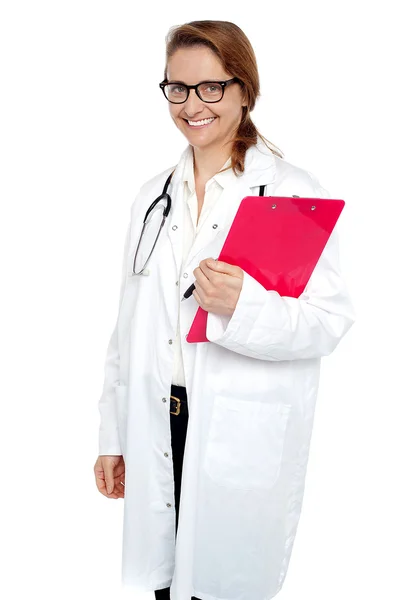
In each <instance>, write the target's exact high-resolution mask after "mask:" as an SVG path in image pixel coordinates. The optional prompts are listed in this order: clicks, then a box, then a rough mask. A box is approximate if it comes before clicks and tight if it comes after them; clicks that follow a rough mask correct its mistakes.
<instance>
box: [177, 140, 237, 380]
mask: <svg viewBox="0 0 399 600" xmlns="http://www.w3.org/2000/svg"><path fill="white" fill-rule="evenodd" d="M230 162H231V159H230V158H229V159H228V160H227V161H226V162H225V164H224V165H223V167H222V168H221V169H220V170H223V169H224V168H225V167H227V166H228V165H229V164H230ZM232 175H233V172H232V170H231V169H229V170H228V171H225V172H224V173H220V174H219V173H216V175H214V176H213V177H212V178H211V179H209V180H208V181H207V182H206V185H205V195H204V204H203V206H202V209H201V214H200V218H199V221H198V225H197V220H198V199H197V194H196V191H195V178H194V162H193V152H192V147H191V152H189V153H188V155H187V160H186V162H185V166H184V172H183V181H184V182H185V185H184V208H185V212H184V235H183V258H182V267H181V268H184V265H185V263H186V259H187V256H188V253H189V252H190V249H191V246H192V245H193V243H194V240H195V236H196V235H197V233H198V231H199V230H200V229H201V227H202V226H203V224H204V222H205V221H206V219H207V218H208V216H209V214H210V212H211V211H212V208H213V207H214V205H215V203H216V202H217V201H218V199H219V197H220V195H221V193H222V191H223V188H224V185H225V181H226V176H228V177H231V176H232ZM213 258H217V257H216V256H214V257H213ZM183 273H184V271H183ZM179 281H180V279H179ZM183 281H184V280H183ZM188 287H189V285H188V284H187V286H185V289H184V290H183V289H179V294H180V297H181V296H183V294H184V292H185V291H186V289H187V288H188ZM179 306H180V305H179ZM174 347H175V354H174V364H173V377H172V384H174V385H181V386H184V387H185V385H186V380H185V375H184V366H183V356H182V348H181V342H180V311H179V319H178V325H177V334H176V339H175V346H174Z"/></svg>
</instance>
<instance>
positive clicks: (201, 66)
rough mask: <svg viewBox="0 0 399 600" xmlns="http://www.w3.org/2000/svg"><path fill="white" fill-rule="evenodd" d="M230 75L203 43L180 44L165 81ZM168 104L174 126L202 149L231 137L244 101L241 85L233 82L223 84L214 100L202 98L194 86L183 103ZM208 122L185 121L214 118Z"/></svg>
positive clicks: (190, 81)
mask: <svg viewBox="0 0 399 600" xmlns="http://www.w3.org/2000/svg"><path fill="white" fill-rule="evenodd" d="M231 78H232V75H231V74H230V73H226V71H225V70H224V69H223V67H222V65H221V64H220V62H219V60H218V58H217V57H216V55H215V54H214V53H213V52H212V51H211V50H210V49H209V48H206V47H204V46H202V47H201V46H200V47H196V48H181V49H179V50H176V52H175V53H174V54H173V56H172V57H171V58H170V60H169V63H168V68H167V79H168V81H172V82H173V81H177V82H180V83H186V84H187V85H195V84H197V83H199V82H200V81H215V80H216V81H226V80H228V79H231ZM168 104H169V111H170V114H171V117H172V119H173V121H174V122H175V124H176V127H178V128H179V129H180V131H181V132H182V133H183V135H184V136H185V137H186V138H187V140H188V142H189V144H191V145H192V146H194V148H199V149H201V150H203V149H206V148H221V147H222V145H223V144H224V143H225V142H226V141H230V140H231V138H232V135H233V132H234V130H235V129H236V128H237V127H238V125H239V123H240V121H241V116H242V106H244V105H245V102H244V100H243V95H242V92H241V88H240V85H239V84H238V83H233V84H231V85H229V86H228V87H226V89H225V91H224V96H223V98H222V99H221V100H220V101H219V102H215V103H213V104H210V103H207V102H203V101H202V100H200V98H198V96H197V94H196V93H195V90H190V94H189V96H188V98H187V100H186V102H184V103H183V104H172V103H171V102H168ZM213 117H214V120H213V121H212V122H211V123H209V125H204V126H195V125H193V126H191V125H189V123H188V121H201V120H202V119H209V118H213Z"/></svg>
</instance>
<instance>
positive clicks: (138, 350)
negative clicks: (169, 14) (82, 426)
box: [96, 21, 354, 600]
mask: <svg viewBox="0 0 399 600" xmlns="http://www.w3.org/2000/svg"><path fill="white" fill-rule="evenodd" d="M159 85H160V87H161V90H162V93H163V95H164V97H165V98H166V100H167V102H168V107H169V112H170V116H171V118H172V119H173V122H174V123H175V125H176V127H177V129H178V130H179V131H180V132H181V133H182V134H183V136H184V138H185V139H186V141H187V142H188V145H187V147H186V149H185V150H184V152H183V153H182V155H181V157H180V159H179V162H178V164H177V165H170V166H169V167H168V168H167V169H165V170H164V171H163V172H161V173H159V174H158V175H156V176H155V177H153V178H152V179H150V180H149V181H147V182H146V183H144V185H143V186H142V188H141V189H140V191H139V193H138V195H137V197H136V198H135V200H134V202H133V204H132V210H131V219H130V224H129V227H128V231H127V237H126V245H125V253H124V264H123V280H122V285H121V293H120V308H119V314H118V318H117V323H116V326H115V330H114V332H113V334H112V337H111V340H110V343H109V348H108V352H107V357H106V365H105V381H104V390H103V393H102V396H101V398H100V402H99V408H100V413H101V425H100V440H99V441H100V453H99V457H98V462H97V464H96V469H97V473H98V475H97V480H98V486H99V490H100V491H101V492H102V493H104V494H105V495H107V496H108V497H111V498H117V497H123V496H124V499H125V508H124V540H123V542H124V543H123V555H122V561H123V568H122V582H123V585H124V586H126V587H130V588H132V592H134V591H137V592H139V591H154V592H155V597H156V599H157V600H166V599H167V600H169V598H170V595H172V598H173V599H174V600H190V598H194V599H201V600H205V599H206V600H226V599H229V600H254V599H257V598H262V599H263V600H269V599H271V598H273V597H274V596H275V595H276V594H277V593H278V591H279V590H280V588H281V587H282V584H283V582H284V579H285V575H286V572H287V568H288V564H289V560H290V555H291V550H292V546H293V542H294V538H295V532H296V528H297V525H298V520H299V515H300V511H301V502H302V497H303V491H304V479H305V473H306V466H307V458H308V450H309V444H310V438H311V432H312V423H313V414H314V407H315V402H316V396H317V390H318V382H319V375H320V358H321V357H322V356H326V355H328V354H330V353H331V352H332V351H333V350H334V348H335V347H336V346H337V344H338V342H339V341H340V339H341V338H342V337H343V336H344V335H345V333H346V332H347V331H348V329H349V328H350V326H351V325H352V323H353V321H354V315H353V308H352V305H351V302H350V299H349V295H348V293H347V290H346V287H345V284H344V281H343V279H342V278H341V276H340V265H339V254H338V246H337V239H336V235H334V236H331V238H330V240H329V242H328V244H327V245H326V247H325V249H324V250H323V253H322V255H321V257H320V260H319V262H318V264H317V266H316V268H315V269H314V272H313V273H312V276H311V278H310V279H309V282H308V285H307V287H306V289H305V291H304V294H303V295H302V296H301V297H299V298H294V297H289V296H280V295H279V294H278V293H277V291H276V290H275V289H266V288H265V287H264V286H263V285H261V283H260V282H259V281H257V280H256V279H255V278H253V277H251V275H250V274H249V273H247V272H245V271H244V269H242V268H240V267H239V266H238V265H233V264H228V263H227V262H224V261H212V260H209V259H211V258H212V257H217V256H220V251H221V249H222V247H223V244H224V242H225V240H226V237H227V235H228V232H229V230H230V227H231V225H232V223H233V220H234V218H235V216H236V214H237V210H238V208H239V206H240V203H241V200H242V198H244V197H245V196H258V195H260V196H263V195H264V196H291V195H298V194H300V195H301V196H303V197H308V198H309V197H317V198H320V199H321V198H323V197H328V192H327V191H326V190H324V188H322V187H321V185H320V184H319V182H318V181H317V179H316V178H315V177H314V176H313V175H312V174H311V173H309V172H307V171H305V170H304V169H301V168H300V167H297V166H295V165H292V164H290V163H288V162H286V161H285V160H283V157H282V155H281V154H280V153H279V152H277V151H275V150H273V149H272V148H270V147H269V145H268V142H267V140H266V139H265V138H263V137H262V136H261V135H260V134H259V132H258V131H257V129H256V127H255V125H254V123H253V122H252V120H251V117H250V113H251V111H252V110H253V108H254V106H255V102H256V99H257V98H258V96H259V94H260V89H259V75H258V70H257V65H256V59H255V55H254V52H253V49H252V46H251V44H250V42H249V40H248V38H247V37H246V35H245V34H244V33H243V31H242V30H241V29H240V28H239V27H238V26H237V25H234V24H233V23H229V22H226V21H194V22H191V23H187V24H184V25H181V26H178V27H175V28H173V29H172V30H171V31H170V32H169V35H168V38H167V45H166V64H165V70H164V79H163V81H162V82H161V83H160V84H159ZM154 88H155V83H154ZM168 186H170V191H169V192H168V193H166V188H168ZM265 188H267V193H265V194H264V191H265ZM154 199H155V200H154ZM158 201H160V202H166V204H167V205H166V207H165V206H162V207H161V206H159V210H158V215H157V216H158V220H157V219H156V218H155V215H153V216H152V218H151V220H149V221H148V222H147V216H148V211H151V210H152V208H153V206H154V202H155V204H156V205H157V204H158ZM164 210H165V214H164V213H163V211H164ZM166 213H167V214H166ZM168 215H169V216H168ZM166 216H168V220H167V221H165V219H166ZM159 219H162V220H161V223H162V226H160V225H159ZM164 222H165V223H167V225H166V226H163V224H164ZM145 227H146V234H147V236H145V234H144V237H146V240H145V244H144V249H143V250H142V256H141V259H143V260H147V261H148V264H149V266H150V268H149V269H148V273H147V275H149V276H147V277H142V276H140V275H139V274H138V273H136V275H138V276H135V277H133V276H132V274H131V265H132V261H133V256H134V255H135V252H136V250H137V247H138V245H140V240H141V238H142V233H143V232H144V228H145ZM140 232H141V233H140ZM249 235H251V231H250V230H249ZM155 236H159V240H158V242H157V245H156V247H155V251H154V252H153V254H152V255H148V251H149V250H150V249H151V247H152V243H153V239H154V237H155ZM240 250H241V249H240ZM245 251H246V244H245V243H244V244H243V247H242V253H243V255H245ZM146 257H147V259H146ZM143 260H142V261H141V262H143ZM193 281H194V288H195V289H194V291H193V295H192V296H190V297H188V298H187V299H186V301H185V302H181V301H180V299H181V295H182V292H183V291H184V290H186V289H187V287H188V286H190V284H191V286H192V285H193ZM181 288H182V289H181ZM198 306H200V307H201V308H203V310H205V311H207V313H208V316H207V326H206V334H207V340H208V341H209V343H203V344H191V343H189V341H188V340H187V335H186V333H188V331H189V329H190V326H191V324H192V322H193V319H194V317H195V314H196V312H197V309H198ZM186 440H187V443H186ZM122 455H123V456H122ZM125 473H126V479H125ZM104 480H105V481H104ZM105 482H106V483H107V484H108V485H109V490H108V491H107V492H106V491H105ZM123 484H125V486H124V489H123V487H122V486H123ZM108 485H107V487H108ZM180 498H181V507H180ZM170 592H171V594H170ZM133 595H134V593H133Z"/></svg>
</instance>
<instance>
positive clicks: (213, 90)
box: [165, 82, 223, 103]
mask: <svg viewBox="0 0 399 600" xmlns="http://www.w3.org/2000/svg"><path fill="white" fill-rule="evenodd" d="M198 93H199V96H200V98H201V100H203V101H204V102H217V101H218V100H220V98H221V97H222V96H223V88H222V86H221V85H220V84H219V83H210V82H209V83H201V85H199V86H198ZM165 94H166V96H167V98H168V100H170V101H171V102H177V103H179V102H185V101H186V100H187V98H188V89H187V87H186V86H185V85H183V84H182V83H168V84H167V85H166V86H165Z"/></svg>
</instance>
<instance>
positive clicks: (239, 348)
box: [206, 179, 355, 361]
mask: <svg viewBox="0 0 399 600" xmlns="http://www.w3.org/2000/svg"><path fill="white" fill-rule="evenodd" d="M314 181H315V182H316V186H317V187H316V190H315V192H316V193H315V196H316V197H327V198H328V197H330V196H329V194H328V192H327V191H326V190H325V189H324V188H322V187H321V186H320V185H319V184H318V182H317V180H315V179H314ZM354 321H355V312H354V307H353V305H352V302H351V299H350V297H349V294H348V291H347V288H346V285H345V282H344V280H343V278H342V276H341V273H340V263H339V245H338V233H337V228H336V227H335V228H334V229H333V231H332V233H331V235H330V237H329V239H328V242H327V244H326V246H325V248H324V250H323V252H322V254H321V256H320V258H319V261H318V262H317V264H316V266H315V268H314V270H313V273H312V275H311V276H310V278H309V281H308V283H307V285H306V287H305V290H304V291H303V293H302V294H301V295H300V296H299V298H292V297H289V296H280V294H279V293H278V292H276V291H275V290H267V289H265V288H264V287H263V286H262V285H261V284H260V283H259V282H258V281H256V280H255V279H254V278H253V277H251V276H250V275H248V273H246V272H245V271H244V280H243V286H242V289H241V293H240V296H239V299H238V302H237V305H236V308H235V311H234V313H233V314H232V316H231V317H229V316H221V315H217V314H214V313H210V312H209V313H208V320H207V329H206V336H207V339H208V340H209V341H210V342H213V343H215V344H218V345H220V346H223V347H224V348H227V349H228V350H232V351H233V352H238V353H239V354H243V355H245V356H249V357H252V358H258V359H260V360H270V361H279V360H296V359H311V358H319V357H322V356H327V355H329V354H331V352H332V351H333V350H334V349H335V348H336V346H337V345H338V343H339V341H340V340H341V339H342V337H343V336H344V335H345V334H346V332H347V331H348V330H349V329H350V327H351V326H352V325H353V323H354Z"/></svg>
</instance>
